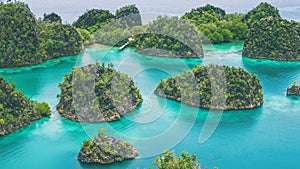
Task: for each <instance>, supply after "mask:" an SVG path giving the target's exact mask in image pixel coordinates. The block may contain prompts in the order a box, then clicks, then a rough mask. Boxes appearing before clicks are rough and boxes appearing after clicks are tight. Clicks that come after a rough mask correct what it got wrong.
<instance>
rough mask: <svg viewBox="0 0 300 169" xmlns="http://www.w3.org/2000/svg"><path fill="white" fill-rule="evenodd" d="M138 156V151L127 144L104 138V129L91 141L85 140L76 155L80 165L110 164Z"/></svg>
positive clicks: (109, 137)
mask: <svg viewBox="0 0 300 169" xmlns="http://www.w3.org/2000/svg"><path fill="white" fill-rule="evenodd" d="M137 156H138V151H137V150H136V149H135V148H134V147H133V146H132V145H131V144H129V143H127V142H125V141H122V140H118V139H116V138H114V137H112V136H106V134H105V129H104V128H101V129H99V130H98V135H97V136H96V137H94V138H93V139H89V140H85V141H84V142H83V143H82V146H81V149H80V151H79V153H78V160H79V161H80V162H82V163H93V164H94V163H98V164H110V163H114V162H120V161H123V160H127V159H133V158H135V157H137Z"/></svg>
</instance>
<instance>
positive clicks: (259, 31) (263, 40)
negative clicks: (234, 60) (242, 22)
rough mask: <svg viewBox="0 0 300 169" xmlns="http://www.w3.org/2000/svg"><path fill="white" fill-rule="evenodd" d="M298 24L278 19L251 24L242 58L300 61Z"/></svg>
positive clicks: (268, 19) (266, 19) (265, 19)
mask: <svg viewBox="0 0 300 169" xmlns="http://www.w3.org/2000/svg"><path fill="white" fill-rule="evenodd" d="M299 32H300V24H299V23H297V22H295V21H287V20H285V19H281V18H279V17H275V18H274V17H268V18H263V19H261V20H260V21H258V22H255V23H253V25H252V27H251V29H250V33H249V36H248V37H247V39H246V41H245V43H244V48H243V56H248V57H253V58H264V59H272V60H300V48H299V44H300V33H299Z"/></svg>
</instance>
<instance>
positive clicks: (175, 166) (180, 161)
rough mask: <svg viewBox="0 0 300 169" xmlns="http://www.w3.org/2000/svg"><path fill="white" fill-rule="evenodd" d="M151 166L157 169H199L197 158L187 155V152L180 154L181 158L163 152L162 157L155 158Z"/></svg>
mask: <svg viewBox="0 0 300 169" xmlns="http://www.w3.org/2000/svg"><path fill="white" fill-rule="evenodd" d="M153 164H154V165H155V166H157V168H158V169H167V168H168V169H183V168H186V169H192V168H193V169H200V164H199V163H198V162H197V156H196V155H195V154H192V155H189V154H188V153H187V152H182V153H181V156H175V154H174V153H173V152H170V151H164V152H163V153H162V155H159V156H157V157H156V159H155V161H154V162H153Z"/></svg>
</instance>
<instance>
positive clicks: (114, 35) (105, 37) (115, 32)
mask: <svg viewBox="0 0 300 169" xmlns="http://www.w3.org/2000/svg"><path fill="white" fill-rule="evenodd" d="M130 36H131V33H130V28H124V27H123V25H122V24H121V23H120V21H119V20H113V21H111V22H110V23H108V24H106V25H103V26H102V27H101V28H100V29H99V30H97V31H96V32H95V33H94V37H95V39H94V41H95V42H96V43H101V44H104V45H111V46H121V45H123V43H125V42H126V41H127V40H128V38H129V37H130Z"/></svg>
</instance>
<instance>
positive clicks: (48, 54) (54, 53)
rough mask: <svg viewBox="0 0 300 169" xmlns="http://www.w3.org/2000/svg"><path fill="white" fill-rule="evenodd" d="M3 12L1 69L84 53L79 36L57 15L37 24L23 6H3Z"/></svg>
mask: <svg viewBox="0 0 300 169" xmlns="http://www.w3.org/2000/svg"><path fill="white" fill-rule="evenodd" d="M0 12H1V16H0V35H1V36H0V67H18V66H24V65H32V64H38V63H41V62H43V61H45V60H48V59H52V58H56V57H61V56H66V55H74V54H78V53H79V52H81V51H82V48H83V45H82V39H81V36H80V34H79V33H78V32H77V30H76V29H74V28H73V27H72V26H70V25H64V24H61V22H60V19H59V18H60V17H59V16H56V14H54V13H52V14H50V15H45V18H44V21H39V22H38V21H37V20H36V18H35V16H34V15H33V14H32V12H31V11H30V9H29V8H28V6H27V5H26V4H25V3H21V2H15V3H7V4H0ZM52 21H53V22H52ZM54 21H55V22H54ZM56 21H57V22H56Z"/></svg>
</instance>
